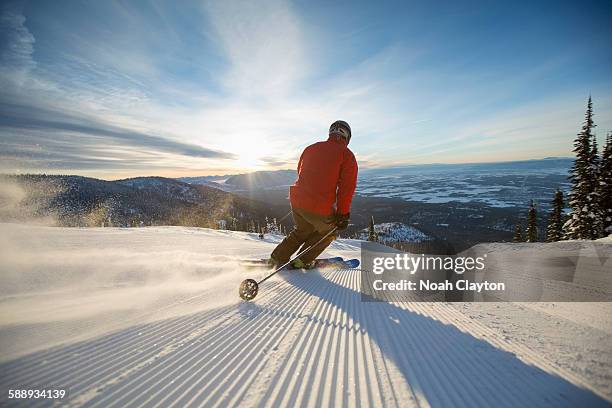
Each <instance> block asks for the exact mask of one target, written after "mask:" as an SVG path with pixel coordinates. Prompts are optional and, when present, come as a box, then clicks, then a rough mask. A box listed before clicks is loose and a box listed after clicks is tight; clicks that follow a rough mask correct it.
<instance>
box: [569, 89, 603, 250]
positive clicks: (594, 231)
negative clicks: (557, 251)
mask: <svg viewBox="0 0 612 408" xmlns="http://www.w3.org/2000/svg"><path fill="white" fill-rule="evenodd" d="M594 127H595V124H594V123H593V102H592V101H591V97H590V96H589V101H588V103H587V111H586V114H585V119H584V124H583V125H582V130H581V131H580V133H578V135H577V137H576V139H575V140H574V150H573V152H574V153H575V154H576V161H575V162H574V165H573V166H572V168H571V170H570V176H569V179H570V181H571V183H572V189H571V191H570V193H569V200H568V203H569V207H570V209H571V212H570V217H569V219H568V220H567V222H566V223H565V224H564V225H563V231H564V237H565V238H566V239H594V238H597V237H598V236H599V235H600V234H601V233H600V232H599V231H598V229H600V228H601V225H602V223H601V212H600V210H599V200H596V199H595V198H596V196H597V193H596V191H595V187H596V178H595V175H596V173H597V171H596V165H597V163H596V157H597V155H596V154H594V150H593V147H592V145H593V139H594V136H593V128H594ZM595 152H596V150H595Z"/></svg>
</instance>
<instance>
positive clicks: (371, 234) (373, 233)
mask: <svg viewBox="0 0 612 408" xmlns="http://www.w3.org/2000/svg"><path fill="white" fill-rule="evenodd" d="M368 241H371V242H376V241H378V236H377V235H376V230H375V229H374V216H372V217H371V218H370V227H369V230H368Z"/></svg>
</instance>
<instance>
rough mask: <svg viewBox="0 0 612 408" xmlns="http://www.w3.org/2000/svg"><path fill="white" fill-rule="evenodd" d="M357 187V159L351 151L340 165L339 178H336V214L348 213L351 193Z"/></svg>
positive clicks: (351, 198) (351, 197)
mask: <svg viewBox="0 0 612 408" xmlns="http://www.w3.org/2000/svg"><path fill="white" fill-rule="evenodd" d="M356 187H357V160H355V155H353V153H352V152H351V151H349V154H348V155H347V157H346V158H345V159H344V161H343V162H342V166H341V167H340V180H338V197H337V201H336V211H337V213H338V214H348V213H349V212H350V211H351V202H352V201H353V194H354V193H355V188H356Z"/></svg>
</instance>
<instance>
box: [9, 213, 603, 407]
mask: <svg viewBox="0 0 612 408" xmlns="http://www.w3.org/2000/svg"><path fill="white" fill-rule="evenodd" d="M280 239H282V237H280V236H273V235H272V236H271V235H267V236H266V238H265V239H264V240H260V239H259V238H258V237H257V235H256V234H249V233H239V232H232V231H217V230H208V229H198V228H179V227H149V228H131V229H118V228H90V229H84V228H51V227H40V226H25V225H16V224H0V240H1V241H0V271H1V275H0V345H1V347H0V373H2V374H0V384H1V387H2V388H1V389H2V390H6V389H7V388H9V387H15V386H19V385H21V386H23V385H27V384H42V385H45V384H54V385H61V386H67V387H69V388H70V404H71V405H72V406H79V405H86V406H97V407H115V406H116V407H124V406H196V405H197V406H200V405H214V406H259V405H264V404H265V405H271V406H274V405H276V406H300V405H309V406H357V405H359V406H361V405H364V406H432V407H440V406H457V407H472V406H485V407H488V406H551V407H556V406H589V407H590V406H609V404H610V402H611V401H612V389H611V388H612V386H611V384H612V382H611V381H610V378H611V373H612V369H611V367H610V364H611V363H610V361H611V358H610V356H611V355H612V352H611V349H610V347H611V346H610V341H609V338H610V334H611V333H612V323H611V322H610V319H611V318H610V316H612V313H611V312H612V309H611V308H610V304H608V303H594V304H588V303H587V304H578V305H577V304H574V303H571V304H569V303H568V304H552V303H548V304H524V303H522V304H517V303H461V304H459V303H457V304H449V303H401V302H397V303H369V302H361V300H360V296H359V292H358V288H359V282H360V279H359V271H358V270H326V271H316V270H315V271H309V272H307V273H302V272H297V271H292V272H281V273H279V274H278V275H277V276H275V277H273V278H272V279H270V280H268V281H266V282H265V283H264V284H262V285H261V287H260V294H259V295H258V297H257V298H256V299H255V301H253V302H243V301H241V300H240V299H239V298H238V296H237V288H238V285H239V283H240V281H241V280H243V279H245V278H246V277H254V278H261V277H262V276H263V275H264V273H265V272H263V271H257V270H248V271H245V270H241V269H240V268H239V267H238V261H239V259H243V258H261V257H266V256H267V255H268V254H269V253H270V251H271V250H272V248H273V247H274V245H275V244H276V243H278V242H279V241H280ZM359 244H360V241H357V240H338V241H336V242H335V243H334V244H333V245H332V247H331V248H330V249H328V251H326V255H338V256H345V257H359ZM492 245H493V246H492V250H493V251H496V252H497V253H499V252H502V251H511V252H512V254H511V255H513V256H520V252H521V251H522V250H524V248H527V247H526V246H524V245H528V244H519V245H514V246H513V245H508V244H506V245H502V244H492ZM541 245H545V244H541ZM570 245H580V243H579V242H574V243H570ZM509 248H512V249H511V250H510V249H509ZM575 305H577V306H575ZM3 392H4V391H3Z"/></svg>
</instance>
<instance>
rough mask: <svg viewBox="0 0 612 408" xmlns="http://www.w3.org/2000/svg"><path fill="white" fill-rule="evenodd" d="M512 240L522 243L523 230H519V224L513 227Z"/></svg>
mask: <svg viewBox="0 0 612 408" xmlns="http://www.w3.org/2000/svg"><path fill="white" fill-rule="evenodd" d="M512 240H513V241H514V242H523V229H522V228H521V224H516V226H515V227H514V237H513V238H512Z"/></svg>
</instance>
